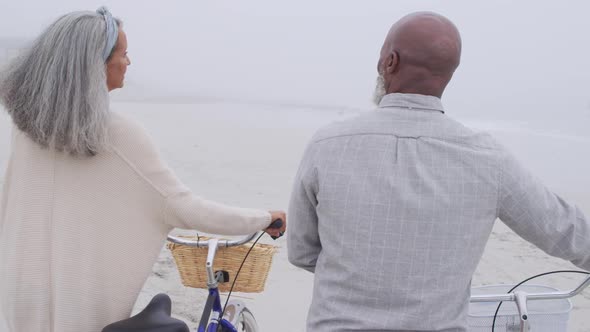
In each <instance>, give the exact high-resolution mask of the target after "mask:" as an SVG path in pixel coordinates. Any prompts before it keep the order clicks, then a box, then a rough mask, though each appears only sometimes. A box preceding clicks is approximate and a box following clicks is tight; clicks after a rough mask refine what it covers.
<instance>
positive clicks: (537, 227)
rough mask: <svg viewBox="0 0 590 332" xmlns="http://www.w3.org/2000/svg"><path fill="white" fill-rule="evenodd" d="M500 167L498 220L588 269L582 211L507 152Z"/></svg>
mask: <svg viewBox="0 0 590 332" xmlns="http://www.w3.org/2000/svg"><path fill="white" fill-rule="evenodd" d="M501 167H502V172H501V174H500V188H499V192H498V194H499V201H498V217H499V218H500V220H502V221H503V222H504V223H505V224H506V225H507V226H508V227H510V228H511V229H512V230H513V231H514V232H516V233H517V234H518V235H520V236H521V237H522V238H524V239H525V240H527V241H529V242H531V243H533V244H534V245H536V246H537V247H539V248H540V249H541V250H543V251H545V252H546V253H548V254H549V255H552V256H556V257H560V258H563V259H566V260H568V261H571V262H572V263H573V264H575V265H577V266H578V267H580V268H583V269H585V270H590V227H589V225H588V221H587V219H586V217H585V216H584V214H583V213H582V212H581V211H580V210H579V209H578V208H577V207H576V206H574V205H571V204H569V203H568V202H566V201H565V200H563V199H562V198H561V197H559V196H558V195H556V194H554V193H553V192H551V191H550V190H548V189H547V188H546V187H545V186H544V185H543V184H542V183H541V182H540V180H538V179H537V178H535V177H534V176H532V175H531V174H530V173H529V172H527V171H526V170H525V169H524V168H523V167H522V166H521V165H520V164H519V162H518V161H517V160H516V159H515V158H514V157H513V156H512V155H510V154H509V153H507V152H504V154H503V158H502V161H501Z"/></svg>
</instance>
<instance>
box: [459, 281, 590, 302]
mask: <svg viewBox="0 0 590 332" xmlns="http://www.w3.org/2000/svg"><path fill="white" fill-rule="evenodd" d="M589 285H590V276H588V277H586V279H584V281H582V282H581V283H580V284H579V285H578V286H577V287H576V288H574V289H572V290H570V291H565V292H547V293H527V294H526V298H527V300H559V299H567V298H570V297H573V296H576V295H578V294H580V293H581V292H582V291H583V290H584V288H586V287H588V286H589ZM499 301H513V302H514V301H516V295H515V294H514V293H508V294H497V295H472V296H471V299H470V302H499Z"/></svg>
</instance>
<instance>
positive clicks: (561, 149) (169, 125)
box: [0, 102, 590, 332]
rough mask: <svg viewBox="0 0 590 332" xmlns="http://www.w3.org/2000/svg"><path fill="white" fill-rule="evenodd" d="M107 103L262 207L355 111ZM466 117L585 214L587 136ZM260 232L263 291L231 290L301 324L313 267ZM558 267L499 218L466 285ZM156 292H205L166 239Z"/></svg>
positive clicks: (281, 198) (182, 166)
mask: <svg viewBox="0 0 590 332" xmlns="http://www.w3.org/2000/svg"><path fill="white" fill-rule="evenodd" d="M112 108H113V110H114V111H117V112H121V113H124V114H128V115H130V116H132V117H134V118H136V119H137V120H138V121H140V122H141V123H142V124H143V125H144V126H145V127H146V128H147V129H148V131H149V132H150V133H151V135H152V137H153V138H154V141H155V142H156V144H157V145H158V146H159V148H160V149H161V152H162V155H163V156H164V158H165V159H166V160H167V161H168V163H169V165H170V167H171V168H172V169H174V170H175V172H176V173H177V175H178V177H179V178H180V179H181V180H183V181H184V182H185V184H186V185H187V186H189V187H190V188H191V189H193V191H194V192H195V193H198V194H200V195H202V196H204V197H207V198H208V199H212V200H218V201H220V202H224V203H228V204H235V205H237V206H243V207H259V208H264V209H287V206H288V199H289V195H290V188H291V182H292V179H293V176H294V174H295V172H296V169H297V166H298V162H299V158H300V156H301V153H302V151H303V149H304V147H305V145H306V143H307V141H308V140H309V139H310V137H311V135H312V134H313V132H314V131H315V130H316V129H317V128H319V127H321V126H323V125H325V124H327V123H330V122H333V121H337V120H340V119H343V118H346V117H349V116H354V115H355V114H356V113H355V111H350V110H348V111H338V110H337V109H319V110H317V109H312V108H305V107H296V106H285V105H284V106H280V107H278V106H272V105H256V104H239V103H235V104H231V103H222V102H217V103H214V102H210V103H195V104H189V103H186V104H182V103H176V104H172V103H132V102H116V103H113V106H112ZM450 115H451V116H452V113H450ZM465 122H466V123H467V124H468V125H469V124H471V125H473V126H475V127H481V128H482V129H486V130H489V131H490V132H491V133H492V134H493V135H494V136H496V137H497V138H498V139H499V140H500V141H501V142H503V143H504V144H505V145H506V146H507V147H508V148H509V149H510V150H512V151H514V153H515V154H516V155H517V156H518V157H519V159H520V160H521V161H522V162H523V163H524V164H525V165H526V166H527V167H529V168H530V169H531V170H532V171H533V172H534V173H535V174H536V175H537V176H539V177H540V178H541V179H543V180H544V181H545V182H546V183H547V185H549V186H550V187H551V188H553V189H554V190H555V191H556V192H558V193H560V194H561V195H562V196H563V197H565V198H567V199H569V200H572V201H573V202H575V203H576V204H578V205H579V206H580V208H581V209H582V210H583V211H585V212H586V213H588V214H590V194H588V192H587V188H588V186H589V185H590V178H588V177H587V176H585V175H584V174H585V172H584V171H585V170H587V169H589V168H590V160H589V159H590V158H586V157H585V158H580V156H579V153H576V152H579V151H588V147H590V139H588V138H585V137H578V136H575V137H570V136H564V135H559V134H555V133H551V132H544V131H535V130H532V129H531V130H520V129H511V130H505V129H502V128H503V127H502V126H501V125H497V126H489V124H486V123H481V122H477V121H473V120H470V119H465ZM9 127H10V126H9V123H8V120H7V118H6V117H5V116H2V118H1V122H0V128H1V129H3V131H2V132H3V135H4V137H2V139H1V140H0V162H1V166H2V168H4V165H5V163H6V159H7V155H8V144H9ZM175 232H176V233H178V234H186V233H187V231H182V230H177V231H175ZM264 241H265V242H266V243H272V244H274V245H276V246H278V247H279V251H278V253H277V254H276V255H275V257H274V262H273V266H272V269H271V272H270V275H269V279H268V283H267V286H266V291H265V292H264V293H261V294H239V293H238V294H236V296H237V297H239V298H241V299H243V300H244V301H246V302H247V305H248V306H249V307H251V309H252V311H253V312H254V314H255V316H256V318H257V320H258V323H259V325H260V327H261V329H262V331H284V332H301V331H304V330H305V318H306V315H307V308H308V306H309V303H310V301H311V291H312V285H313V275H312V274H310V273H308V272H306V271H303V270H299V269H297V268H295V267H293V266H291V265H290V264H289V263H288V261H287V252H286V240H285V239H284V238H282V239H279V240H278V241H274V242H273V241H272V240H271V239H270V238H269V237H265V240H264ZM203 264H204V263H203ZM557 269H576V270H577V268H575V267H574V266H573V265H572V264H570V263H568V262H564V261H562V260H560V259H556V258H552V257H549V256H547V255H546V254H544V253H543V252H541V251H540V250H538V249H536V248H535V247H534V246H532V245H530V244H528V243H527V242H525V241H524V240H522V239H520V238H519V237H518V236H517V235H516V234H514V233H513V232H512V231H510V230H509V229H508V228H507V227H506V226H504V225H503V224H502V223H501V222H497V224H496V226H495V227H494V231H493V234H492V236H491V238H490V240H489V242H488V244H487V247H486V251H485V253H484V256H483V258H482V260H481V262H480V264H479V267H478V269H477V271H476V273H475V275H474V278H473V285H474V286H475V285H489V284H499V283H505V284H514V283H516V282H518V281H520V280H522V279H524V278H527V277H529V276H532V275H534V274H537V273H542V272H547V271H551V270H557ZM580 280H581V276H580V275H558V276H550V277H547V278H545V279H541V280H539V281H537V282H535V283H536V284H539V283H540V284H544V285H549V286H553V287H556V288H559V289H563V290H565V289H569V288H571V287H573V286H574V285H575V284H576V283H577V282H578V281H580ZM160 292H165V293H168V294H169V295H171V297H172V300H173V310H174V315H175V316H177V317H181V318H182V319H185V320H186V321H187V322H192V323H191V324H192V327H195V326H196V324H195V322H197V321H198V319H199V317H200V315H201V310H202V306H203V304H204V300H205V297H206V294H207V292H206V290H202V289H190V288H185V287H183V286H182V284H181V282H180V279H179V276H178V272H177V271H176V266H175V264H174V261H173V259H172V257H171V255H170V253H169V251H168V250H167V249H165V248H163V250H162V252H161V254H160V257H159V259H158V261H157V263H156V264H155V265H154V268H153V274H152V275H151V276H150V278H149V279H148V280H147V281H146V284H145V286H144V288H143V291H142V293H141V295H140V296H139V298H138V301H137V303H136V307H135V311H138V310H140V309H141V308H143V307H144V306H145V304H146V303H147V302H148V301H149V299H150V298H151V297H152V296H153V295H155V294H157V293H160ZM573 303H574V309H573V310H572V312H571V319H570V329H569V331H572V332H583V331H590V324H588V323H587V322H588V318H587V317H588V316H589V315H590V291H586V292H584V294H582V295H580V296H578V297H576V298H574V299H573Z"/></svg>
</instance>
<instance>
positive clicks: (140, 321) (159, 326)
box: [102, 294, 190, 332]
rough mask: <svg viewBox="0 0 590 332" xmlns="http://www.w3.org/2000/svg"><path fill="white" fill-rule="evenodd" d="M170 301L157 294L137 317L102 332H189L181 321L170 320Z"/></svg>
mask: <svg viewBox="0 0 590 332" xmlns="http://www.w3.org/2000/svg"><path fill="white" fill-rule="evenodd" d="M171 312H172V301H170V297H169V296H168V295H166V294H158V295H156V296H154V297H153V298H152V300H151V301H150V303H149V304H148V305H147V306H146V307H145V309H143V310H142V311H141V312H140V313H138V314H137V315H135V316H133V317H131V318H127V319H124V320H120V321H118V322H115V323H112V324H109V325H108V326H107V327H105V328H104V329H102V332H190V331H189V328H188V326H187V325H186V324H185V323H184V322H183V321H181V320H178V319H176V318H172V317H171V316H170V315H171Z"/></svg>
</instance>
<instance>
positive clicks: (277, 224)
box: [168, 219, 283, 248]
mask: <svg viewBox="0 0 590 332" xmlns="http://www.w3.org/2000/svg"><path fill="white" fill-rule="evenodd" d="M281 227H283V221H282V220H281V219H277V220H275V221H273V222H272V223H271V224H270V226H269V228H281ZM260 233H261V232H256V233H252V234H250V235H247V236H245V237H243V238H241V239H239V240H218V242H217V247H218V248H219V247H236V246H239V245H242V244H244V243H248V242H250V241H252V240H254V239H255V238H256V237H257V236H258V235H259V234H260ZM281 235H282V234H281ZM276 239H278V237H273V240H276ZM168 241H170V242H172V243H177V244H183V245H186V246H189V247H197V248H208V247H209V241H208V240H197V241H195V240H189V239H185V238H180V237H176V236H172V235H168Z"/></svg>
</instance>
